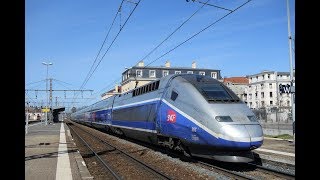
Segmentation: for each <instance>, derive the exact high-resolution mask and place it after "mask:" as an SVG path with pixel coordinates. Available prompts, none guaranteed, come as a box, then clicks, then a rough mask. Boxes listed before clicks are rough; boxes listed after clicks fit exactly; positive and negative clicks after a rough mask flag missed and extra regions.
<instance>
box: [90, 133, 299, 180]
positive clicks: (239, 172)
mask: <svg viewBox="0 0 320 180" xmlns="http://www.w3.org/2000/svg"><path fill="white" fill-rule="evenodd" d="M88 128H90V127H88ZM123 139H125V140H127V141H130V142H133V143H135V144H139V145H141V146H144V147H146V148H149V149H151V150H155V151H158V152H162V153H164V154H167V155H168V156H170V157H173V158H179V159H181V160H183V161H184V162H188V163H189V164H191V165H192V166H198V167H201V168H204V169H207V170H208V171H212V172H216V173H218V174H220V175H222V176H225V177H229V178H231V179H254V180H255V179H295V175H294V174H290V173H287V172H283V171H279V170H277V169H273V168H268V167H265V166H260V165H258V164H253V163H247V164H246V163H241V164H233V163H232V164H230V163H221V162H216V161H209V162H208V161H205V160H203V159H202V158H195V157H186V156H184V155H183V154H180V153H177V152H172V151H170V150H166V149H164V148H163V147H157V146H154V145H151V144H147V143H144V142H141V141H137V140H134V139H130V138H123ZM232 166H233V167H232ZM175 179H176V178H175ZM178 179H179V178H178Z"/></svg>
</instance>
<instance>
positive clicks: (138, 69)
mask: <svg viewBox="0 0 320 180" xmlns="http://www.w3.org/2000/svg"><path fill="white" fill-rule="evenodd" d="M139 71H140V72H141V74H140V75H139V76H138V72H139ZM142 76H143V72H142V70H141V69H137V70H136V77H142Z"/></svg>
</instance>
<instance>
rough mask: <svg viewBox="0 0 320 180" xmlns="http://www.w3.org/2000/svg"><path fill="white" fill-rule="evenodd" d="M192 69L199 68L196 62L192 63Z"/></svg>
mask: <svg viewBox="0 0 320 180" xmlns="http://www.w3.org/2000/svg"><path fill="white" fill-rule="evenodd" d="M191 67H192V68H194V69H195V68H197V64H196V62H195V61H193V62H192V64H191Z"/></svg>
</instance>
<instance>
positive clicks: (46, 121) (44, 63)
mask: <svg viewBox="0 0 320 180" xmlns="http://www.w3.org/2000/svg"><path fill="white" fill-rule="evenodd" d="M42 64H43V65H46V66H47V76H46V94H47V97H46V99H47V105H46V120H45V125H48V68H49V65H52V63H51V62H49V63H46V62H42Z"/></svg>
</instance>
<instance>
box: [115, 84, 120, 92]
mask: <svg viewBox="0 0 320 180" xmlns="http://www.w3.org/2000/svg"><path fill="white" fill-rule="evenodd" d="M114 92H119V89H118V85H117V84H116V86H115V87H114Z"/></svg>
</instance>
